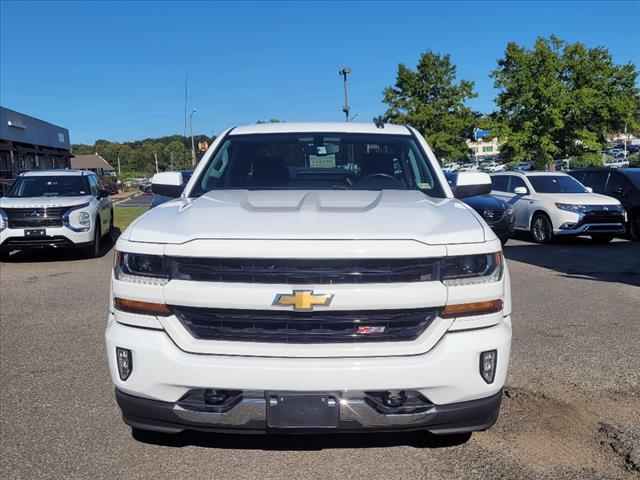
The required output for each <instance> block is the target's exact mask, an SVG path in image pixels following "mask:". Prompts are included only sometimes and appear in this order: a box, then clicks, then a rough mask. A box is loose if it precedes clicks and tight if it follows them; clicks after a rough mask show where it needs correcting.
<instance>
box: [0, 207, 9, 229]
mask: <svg viewBox="0 0 640 480" xmlns="http://www.w3.org/2000/svg"><path fill="white" fill-rule="evenodd" d="M8 227H9V217H7V214H6V212H5V211H4V210H2V209H1V208H0V232H1V231H2V230H4V229H5V228H8Z"/></svg>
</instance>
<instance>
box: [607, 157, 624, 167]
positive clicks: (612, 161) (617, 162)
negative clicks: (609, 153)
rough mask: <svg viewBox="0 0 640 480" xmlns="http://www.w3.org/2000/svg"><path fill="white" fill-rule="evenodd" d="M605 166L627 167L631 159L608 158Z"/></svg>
mask: <svg viewBox="0 0 640 480" xmlns="http://www.w3.org/2000/svg"><path fill="white" fill-rule="evenodd" d="M604 166H605V167H608V168H627V167H628V166H629V160H627V159H626V158H624V157H622V158H620V157H617V158H607V159H606V160H605V162H604Z"/></svg>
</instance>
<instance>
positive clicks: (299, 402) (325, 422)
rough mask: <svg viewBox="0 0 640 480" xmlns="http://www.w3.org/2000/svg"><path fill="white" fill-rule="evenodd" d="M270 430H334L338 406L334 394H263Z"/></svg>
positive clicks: (336, 424)
mask: <svg viewBox="0 0 640 480" xmlns="http://www.w3.org/2000/svg"><path fill="white" fill-rule="evenodd" d="M265 399H266V403H267V427H269V428H337V427H338V425H339V423H340V402H339V398H338V396H337V395H336V394H333V393H306V392H305V393H299V392H265Z"/></svg>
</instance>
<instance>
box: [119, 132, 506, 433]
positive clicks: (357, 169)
mask: <svg viewBox="0 0 640 480" xmlns="http://www.w3.org/2000/svg"><path fill="white" fill-rule="evenodd" d="M490 189H491V184H490V179H489V177H488V175H486V174H485V173H481V172H472V173H459V174H458V176H457V183H456V184H455V185H454V186H453V187H450V186H449V185H448V184H447V181H446V180H445V178H444V176H443V174H442V172H441V170H440V168H439V166H438V162H437V161H436V158H435V157H434V155H433V153H432V151H431V149H430V148H429V146H428V145H427V143H426V142H425V140H424V139H423V138H422V137H421V136H420V134H419V133H418V132H417V131H415V130H414V129H413V128H409V127H403V126H397V125H388V124H385V125H382V124H377V125H374V124H370V125H369V124H357V123H344V124H343V123H308V124H303V123H301V124H296V123H280V124H261V125H251V126H245V127H236V128H232V129H230V130H227V131H226V132H224V133H223V134H221V135H220V136H219V137H217V138H216V140H215V142H214V143H213V145H211V147H210V148H209V150H208V151H207V153H206V154H205V156H204V158H203V159H202V161H201V162H200V164H199V165H198V167H197V168H196V170H195V172H194V173H193V176H192V177H191V179H190V180H189V181H188V183H186V185H184V182H183V179H182V175H181V174H180V173H179V172H165V173H160V174H157V175H156V176H155V177H154V178H153V190H154V192H156V193H158V194H163V195H167V196H171V197H175V199H174V200H171V201H169V202H167V203H164V204H162V205H160V206H158V207H156V208H154V209H152V210H150V211H148V212H147V213H145V214H144V215H142V216H141V217H140V218H138V219H137V220H136V221H135V222H134V223H132V224H131V225H130V226H129V228H127V229H126V230H125V231H124V232H123V234H122V235H121V237H120V238H119V240H118V242H117V244H116V250H117V251H116V259H115V264H114V269H113V272H112V279H111V298H110V303H109V315H108V324H107V329H106V345H107V353H108V362H109V369H110V373H111V378H112V380H113V383H114V385H115V395H116V400H117V402H118V405H119V406H120V408H121V410H122V413H123V418H124V421H125V422H126V423H127V424H128V425H130V426H131V427H132V428H133V429H134V430H135V429H139V430H152V431H157V432H165V433H176V432H180V431H182V430H186V429H194V430H203V431H211V432H225V431H240V432H265V431H266V432H294V433H298V432H308V431H323V432H327V431H359V430H367V431H375V430H378V431H389V430H426V431H430V432H433V433H438V434H456V433H462V432H470V431H477V430H484V429H486V428H489V427H490V426H492V425H493V424H494V422H495V421H496V418H497V416H498V411H499V408H500V401H501V395H502V388H503V385H504V382H505V376H506V374H507V367H508V363H509V352H510V344H511V293H510V283H509V271H508V269H507V266H506V264H505V262H504V258H503V255H502V251H501V246H500V241H499V240H498V239H497V238H496V236H495V235H494V233H493V232H492V231H491V229H490V228H489V227H488V226H487V224H486V223H485V222H484V221H483V220H482V218H481V217H480V216H479V215H478V214H477V213H476V212H474V211H473V210H472V209H471V208H469V207H468V206H466V205H465V204H464V203H462V202H461V201H459V200H457V199H456V198H455V197H456V196H458V197H464V196H472V195H478V194H484V193H487V192H489V190H490ZM454 193H455V195H454Z"/></svg>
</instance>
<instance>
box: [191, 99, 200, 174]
mask: <svg viewBox="0 0 640 480" xmlns="http://www.w3.org/2000/svg"><path fill="white" fill-rule="evenodd" d="M197 111H198V109H197V108H194V109H193V110H191V113H190V114H189V130H190V131H191V165H192V166H194V167H195V166H196V145H195V143H194V142H193V114H194V113H196V112H197Z"/></svg>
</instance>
